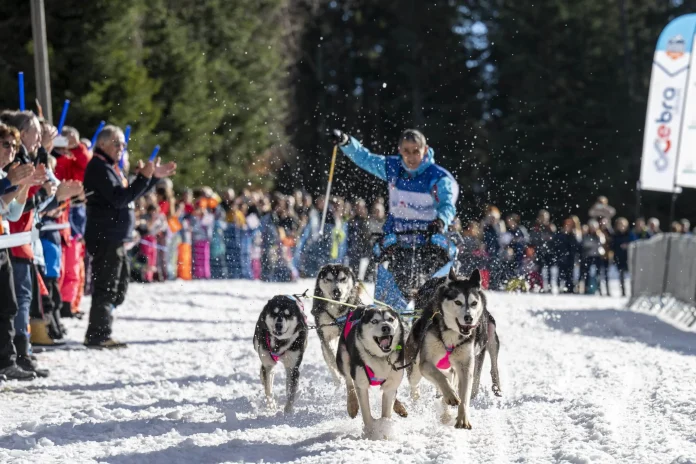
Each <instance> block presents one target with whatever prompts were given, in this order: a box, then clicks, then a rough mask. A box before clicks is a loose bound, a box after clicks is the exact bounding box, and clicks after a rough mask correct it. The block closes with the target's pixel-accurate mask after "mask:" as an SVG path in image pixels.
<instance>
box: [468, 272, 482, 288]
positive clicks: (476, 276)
mask: <svg viewBox="0 0 696 464" xmlns="http://www.w3.org/2000/svg"><path fill="white" fill-rule="evenodd" d="M469 282H471V283H472V284H474V285H476V287H477V288H479V289H480V288H481V273H480V272H479V270H478V269H474V271H473V272H472V273H471V276H469Z"/></svg>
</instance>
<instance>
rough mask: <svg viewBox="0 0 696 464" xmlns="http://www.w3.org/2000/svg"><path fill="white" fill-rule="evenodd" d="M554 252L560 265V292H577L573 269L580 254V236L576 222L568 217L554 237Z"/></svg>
mask: <svg viewBox="0 0 696 464" xmlns="http://www.w3.org/2000/svg"><path fill="white" fill-rule="evenodd" d="M553 248H554V252H555V255H556V256H555V257H556V264H557V265H558V291H559V292H560V293H575V281H574V278H573V271H574V269H575V260H576V257H577V256H578V255H579V254H580V251H581V247H580V238H579V237H578V235H577V233H576V231H575V223H574V222H573V220H572V219H570V218H568V219H566V220H565V221H564V222H563V228H562V229H561V230H559V231H558V233H556V236H555V237H554V245H553Z"/></svg>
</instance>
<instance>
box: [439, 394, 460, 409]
mask: <svg viewBox="0 0 696 464" xmlns="http://www.w3.org/2000/svg"><path fill="white" fill-rule="evenodd" d="M442 401H444V402H445V404H446V405H447V406H459V405H460V404H461V400H460V399H459V398H458V397H457V394H456V393H454V392H452V391H445V392H443V394H442Z"/></svg>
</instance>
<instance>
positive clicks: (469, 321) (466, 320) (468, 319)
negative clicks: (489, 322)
mask: <svg viewBox="0 0 696 464" xmlns="http://www.w3.org/2000/svg"><path fill="white" fill-rule="evenodd" d="M473 322H474V318H473V317H471V316H469V315H466V316H464V324H466V325H471V324H472V323H473Z"/></svg>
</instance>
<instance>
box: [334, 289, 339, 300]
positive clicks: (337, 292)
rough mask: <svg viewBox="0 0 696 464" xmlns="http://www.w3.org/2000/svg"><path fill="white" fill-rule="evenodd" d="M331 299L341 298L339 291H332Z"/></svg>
mask: <svg viewBox="0 0 696 464" xmlns="http://www.w3.org/2000/svg"><path fill="white" fill-rule="evenodd" d="M333 297H334V298H335V299H338V298H341V291H340V290H334V291H333Z"/></svg>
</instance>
